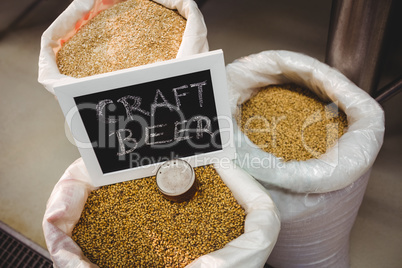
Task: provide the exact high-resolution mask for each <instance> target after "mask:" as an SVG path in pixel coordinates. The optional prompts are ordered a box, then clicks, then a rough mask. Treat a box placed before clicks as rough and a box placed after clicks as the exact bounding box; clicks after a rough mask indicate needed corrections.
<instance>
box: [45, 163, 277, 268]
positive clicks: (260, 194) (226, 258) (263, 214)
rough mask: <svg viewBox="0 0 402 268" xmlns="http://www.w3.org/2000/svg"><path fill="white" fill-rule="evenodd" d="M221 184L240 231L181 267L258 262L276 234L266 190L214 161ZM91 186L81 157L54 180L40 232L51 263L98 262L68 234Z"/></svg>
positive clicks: (274, 214)
mask: <svg viewBox="0 0 402 268" xmlns="http://www.w3.org/2000/svg"><path fill="white" fill-rule="evenodd" d="M215 169H216V170H217V171H218V173H219V175H220V176H221V178H222V180H223V181H224V183H225V184H226V185H227V186H228V187H229V189H230V190H231V191H232V193H233V195H234V197H235V198H236V200H237V201H238V203H239V204H240V205H241V206H242V207H243V208H244V209H245V211H246V220H245V227H244V228H245V231H244V234H242V235H241V236H239V237H238V238H236V239H235V240H233V241H231V242H229V243H228V244H227V245H226V246H225V247H223V248H222V249H220V250H217V251H214V252H212V253H209V254H207V255H204V256H202V257H200V258H198V259H196V260H194V261H193V262H192V263H191V264H189V265H188V266H187V267H191V268H196V267H228V268H232V267H239V268H241V267H245V268H248V267H263V266H264V263H265V262H266V260H267V258H268V257H269V254H270V253H271V251H272V249H273V247H274V245H275V242H276V240H277V237H278V233H279V229H280V220H279V216H278V211H277V208H276V206H275V205H274V203H273V202H272V199H271V198H270V196H269V194H268V193H267V191H266V190H265V189H264V188H263V187H262V186H261V185H260V184H259V183H257V182H256V181H255V180H254V179H253V178H252V177H251V176H250V175H248V174H247V173H246V172H244V171H243V170H242V169H240V168H239V167H237V166H236V165H234V164H233V163H230V164H225V165H224V166H217V165H215ZM94 189H95V188H94V187H93V186H92V185H90V183H89V175H88V172H87V170H86V167H85V165H84V162H83V161H82V158H80V159H78V160H77V161H75V162H74V163H73V164H72V165H71V166H70V167H69V168H68V169H67V170H66V172H65V173H64V174H63V176H62V177H61V179H60V180H59V182H58V183H57V184H56V185H55V187H54V189H53V191H52V193H51V195H50V198H49V200H48V203H47V206H46V211H45V215H44V219H43V223H42V224H43V231H44V235H45V240H46V244H47V247H48V250H49V253H50V256H51V258H52V260H53V262H54V265H55V267H63V268H69V267H98V266H97V265H94V264H92V263H91V262H90V261H89V260H88V259H87V258H86V257H85V256H84V255H83V253H82V251H81V249H80V248H79V247H78V245H77V244H76V243H75V242H74V241H73V240H72V239H71V233H72V230H73V228H74V226H75V224H76V223H77V222H78V220H79V218H80V216H81V212H82V210H83V208H84V204H85V202H86V200H87V197H88V195H89V193H90V192H91V191H92V190H94Z"/></svg>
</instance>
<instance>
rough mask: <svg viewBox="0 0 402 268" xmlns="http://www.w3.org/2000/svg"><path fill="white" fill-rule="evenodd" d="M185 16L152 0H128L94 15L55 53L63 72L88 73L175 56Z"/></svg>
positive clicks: (103, 71)
mask: <svg viewBox="0 0 402 268" xmlns="http://www.w3.org/2000/svg"><path fill="white" fill-rule="evenodd" d="M185 27H186V19H185V18H183V17H182V16H181V15H180V14H178V12H177V11H174V10H170V9H168V8H166V7H164V6H162V5H160V4H157V3H155V2H153V1H150V0H127V1H125V2H122V3H119V4H116V5H114V6H112V7H111V8H109V9H106V10H104V11H102V12H101V13H99V14H98V15H96V16H95V17H94V18H92V19H91V20H90V21H89V22H88V23H87V24H85V25H84V26H83V27H81V29H79V30H78V32H77V33H76V34H75V35H74V36H73V37H71V38H70V39H69V40H68V41H67V42H66V43H64V45H63V46H62V48H61V49H60V50H59V51H58V53H57V56H56V63H57V66H58V68H59V71H60V73H61V74H65V75H68V76H72V77H76V78H79V77H85V76H90V75H94V74H100V73H106V72H111V71H116V70H120V69H125V68H130V67H135V66H140V65H145V64H149V63H154V62H158V61H165V60H169V59H174V58H176V55H177V52H178V50H179V47H180V44H181V40H182V36H183V33H184V30H185Z"/></svg>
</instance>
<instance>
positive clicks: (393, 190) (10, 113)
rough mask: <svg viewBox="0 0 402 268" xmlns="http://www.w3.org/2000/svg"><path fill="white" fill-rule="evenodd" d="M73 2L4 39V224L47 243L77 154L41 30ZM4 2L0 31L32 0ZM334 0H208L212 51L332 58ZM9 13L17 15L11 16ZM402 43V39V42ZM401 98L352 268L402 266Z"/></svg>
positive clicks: (362, 216)
mask: <svg viewBox="0 0 402 268" xmlns="http://www.w3.org/2000/svg"><path fill="white" fill-rule="evenodd" d="M68 2H69V1H58V2H57V3H55V1H46V0H45V1H43V2H42V3H41V4H40V5H39V6H38V7H37V8H35V9H34V10H33V12H32V13H31V14H30V15H29V16H28V17H27V18H25V19H24V20H23V21H21V23H20V24H19V25H18V27H16V28H15V29H14V30H13V31H11V32H10V33H9V34H8V35H7V36H6V37H5V38H4V39H3V40H1V41H0V93H1V97H0V122H1V125H2V127H1V128H0V137H1V139H0V151H1V152H2V157H1V158H0V220H1V221H3V222H4V223H6V224H7V225H9V226H11V227H12V228H14V229H16V230H17V231H18V232H20V233H22V234H23V235H25V236H26V237H28V238H29V239H31V240H32V241H34V242H36V243H37V244H39V245H40V246H42V247H46V246H45V242H44V238H43V232H42V227H41V222H42V217H43V214H44V211H45V205H46V201H47V199H48V197H49V195H50V192H51V191H52V189H53V187H54V185H55V183H56V182H57V181H58V179H59V178H60V176H61V175H62V173H63V172H64V170H65V169H66V168H67V167H68V166H69V165H70V164H71V163H72V162H73V161H74V160H75V159H77V158H78V157H79V153H78V150H77V149H76V148H75V147H74V146H73V145H72V144H71V143H70V142H69V141H68V139H67V138H66V133H65V130H64V117H63V114H62V112H61V109H60V107H59V105H58V103H57V101H56V100H55V98H54V97H53V96H52V95H51V94H50V93H48V92H47V91H46V90H45V89H44V88H43V87H42V86H41V85H40V84H39V83H38V82H37V72H38V67H37V66H38V65H37V63H38V55H39V46H40V36H41V34H42V32H43V31H44V30H45V29H46V28H47V27H48V25H49V24H50V23H51V21H52V20H54V18H55V17H56V16H57V15H58V14H59V13H60V12H61V11H62V10H63V9H64V8H65V7H66V5H67V4H68ZM19 3H20V4H18V5H17V4H16V2H12V3H11V1H8V2H2V3H1V4H0V10H1V13H0V25H1V27H0V29H3V28H4V25H7V24H8V23H9V22H10V21H11V20H12V18H13V17H15V15H12V14H18V12H20V10H22V9H23V8H24V6H26V5H27V4H29V3H30V1H28V0H20V1H19ZM330 8H331V1H329V0H325V1H320V0H315V1H291V0H286V1H258V0H253V1H240V0H236V1H233V0H232V1H229V0H220V1H207V3H206V4H205V5H204V6H203V7H202V9H201V10H202V12H203V14H204V18H205V22H206V24H207V27H208V31H209V32H208V40H209V43H210V49H211V50H213V49H223V51H224V54H225V60H226V63H230V62H232V61H233V60H234V59H236V58H239V57H242V56H246V55H249V54H252V53H257V52H260V51H263V50H271V49H285V50H292V51H296V52H301V53H304V54H307V55H309V56H312V57H315V58H317V59H319V60H321V61H323V60H324V57H325V47H326V38H327V29H328V23H329V12H330ZM10 14H11V15H10ZM399 44H400V43H399ZM400 48H401V46H400V45H399V46H398V45H397V46H396V47H393V48H392V49H394V50H393V51H391V56H389V57H388V58H387V59H386V65H385V67H384V71H383V76H382V79H381V84H385V83H387V82H388V81H389V80H390V79H392V77H395V76H394V75H395V74H398V73H399V74H400V73H401V70H402V67H401V66H402V60H401V58H402V57H401V54H402V53H401V50H400ZM400 103H402V94H400V95H398V96H396V97H394V98H393V99H391V100H390V101H388V102H386V103H385V104H384V110H385V115H386V135H385V141H384V145H383V147H382V149H381V152H380V154H379V156H378V158H377V161H376V163H375V164H374V167H373V171H372V174H371V178H370V181H369V184H368V188H367V190H366V194H365V197H364V200H363V203H362V205H361V208H360V211H359V214H358V217H357V219H356V222H355V225H354V228H353V230H352V234H351V242H350V245H351V248H350V258H351V267H352V268H360V267H365V268H370V267H373V268H374V267H375V268H377V267H383V268H387V267H388V268H391V267H401V263H402V254H401V252H402V195H401V194H400V193H401V191H402V176H401V171H402V169H401V159H402V127H401V122H402V120H401V119H402V107H401V105H400Z"/></svg>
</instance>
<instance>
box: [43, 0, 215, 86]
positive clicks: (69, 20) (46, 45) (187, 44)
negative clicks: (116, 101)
mask: <svg viewBox="0 0 402 268" xmlns="http://www.w3.org/2000/svg"><path fill="white" fill-rule="evenodd" d="M153 1H155V2H157V3H159V4H161V5H163V6H165V7H167V8H170V9H177V10H178V12H179V13H180V15H182V16H183V17H184V18H186V19H187V23H186V29H185V30H184V34H183V39H182V43H181V45H180V48H179V51H178V53H177V56H176V57H177V58H180V57H185V56H189V55H193V54H198V53H202V52H207V51H208V41H207V28H206V25H205V22H204V17H203V16H202V14H201V12H200V10H199V9H198V6H197V4H196V3H195V2H194V1H193V0H153ZM120 2H123V0H74V1H73V2H72V3H71V4H70V5H69V6H68V7H67V9H66V10H65V11H63V13H61V14H60V16H59V17H58V18H57V19H56V20H55V21H54V22H53V23H52V24H51V25H50V26H49V28H48V29H47V30H46V31H45V32H44V33H43V35H42V38H41V48H40V52H39V76H38V81H39V83H41V84H42V85H43V86H44V87H45V88H46V89H47V90H48V91H49V92H51V93H53V94H54V89H53V86H54V84H55V83H56V82H59V81H63V80H74V79H76V78H73V77H69V76H66V75H62V74H60V72H59V70H58V68H57V64H56V53H57V51H58V50H59V49H60V47H61V44H62V43H63V42H65V41H66V40H68V39H69V38H70V37H71V36H73V35H74V34H75V33H76V31H77V30H78V29H79V27H80V26H81V25H84V24H85V23H86V22H87V21H88V20H90V19H91V18H93V17H94V16H95V15H97V14H98V13H99V12H100V11H102V10H105V9H107V8H109V7H111V6H113V5H114V4H117V3H120Z"/></svg>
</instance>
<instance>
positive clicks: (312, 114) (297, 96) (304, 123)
mask: <svg viewBox="0 0 402 268" xmlns="http://www.w3.org/2000/svg"><path fill="white" fill-rule="evenodd" d="M238 122H239V125H240V128H241V130H242V131H243V133H245V134H246V135H247V136H248V138H249V139H250V140H251V141H252V142H253V143H254V144H256V145H258V146H259V147H260V148H261V149H263V150H264V151H266V152H269V153H272V154H273V155H275V156H276V157H279V158H282V159H283V160H285V161H290V160H300V161H303V160H308V159H311V158H318V157H319V156H320V155H322V154H323V153H325V152H326V151H327V149H328V148H331V147H332V146H334V145H335V144H336V142H337V141H338V139H339V138H340V137H341V136H342V135H343V133H344V131H345V130H346V128H347V125H348V123H347V118H346V114H345V113H344V112H343V111H341V110H338V107H337V106H336V105H334V104H333V103H332V104H330V103H325V102H323V101H321V100H320V99H319V98H318V97H317V96H316V95H315V94H313V93H312V92H311V91H310V90H308V89H305V88H302V87H299V86H297V85H294V84H287V85H273V86H268V87H265V88H262V89H261V90H260V91H259V92H258V93H257V94H256V95H255V96H253V97H252V98H251V99H249V100H248V101H246V102H245V103H243V105H242V107H241V113H240V115H239V118H238Z"/></svg>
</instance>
